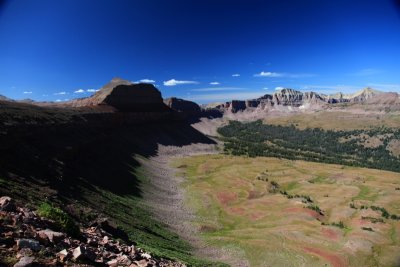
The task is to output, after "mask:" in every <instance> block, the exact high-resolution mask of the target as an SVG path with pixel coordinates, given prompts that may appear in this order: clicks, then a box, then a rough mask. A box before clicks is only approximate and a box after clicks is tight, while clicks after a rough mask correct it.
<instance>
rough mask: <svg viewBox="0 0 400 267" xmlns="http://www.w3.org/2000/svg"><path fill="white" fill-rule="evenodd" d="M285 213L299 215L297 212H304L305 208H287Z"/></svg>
mask: <svg viewBox="0 0 400 267" xmlns="http://www.w3.org/2000/svg"><path fill="white" fill-rule="evenodd" d="M284 211H285V212H295V213H297V212H303V208H300V207H292V208H286V209H285V210H284Z"/></svg>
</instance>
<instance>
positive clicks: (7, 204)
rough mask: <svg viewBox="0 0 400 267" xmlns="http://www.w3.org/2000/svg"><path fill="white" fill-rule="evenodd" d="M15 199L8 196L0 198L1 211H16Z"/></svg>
mask: <svg viewBox="0 0 400 267" xmlns="http://www.w3.org/2000/svg"><path fill="white" fill-rule="evenodd" d="M16 208H17V207H16V206H15V201H14V200H13V199H12V198H10V197H7V196H4V197H1V198H0V211H15V210H16Z"/></svg>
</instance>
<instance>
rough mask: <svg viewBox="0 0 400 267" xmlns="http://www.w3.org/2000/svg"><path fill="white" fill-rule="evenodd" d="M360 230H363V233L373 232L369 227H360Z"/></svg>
mask: <svg viewBox="0 0 400 267" xmlns="http://www.w3.org/2000/svg"><path fill="white" fill-rule="evenodd" d="M361 229H363V230H365V231H370V232H373V231H374V230H373V229H372V228H371V227H362V228H361Z"/></svg>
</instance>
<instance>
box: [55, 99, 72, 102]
mask: <svg viewBox="0 0 400 267" xmlns="http://www.w3.org/2000/svg"><path fill="white" fill-rule="evenodd" d="M68 100H69V99H68V98H65V99H57V100H56V102H64V101H68Z"/></svg>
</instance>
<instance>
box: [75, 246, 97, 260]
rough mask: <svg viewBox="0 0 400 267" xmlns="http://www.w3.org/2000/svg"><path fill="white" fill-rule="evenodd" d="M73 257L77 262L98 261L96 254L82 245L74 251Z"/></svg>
mask: <svg viewBox="0 0 400 267" xmlns="http://www.w3.org/2000/svg"><path fill="white" fill-rule="evenodd" d="M72 257H73V259H74V260H75V261H79V260H90V261H94V260H95V259H96V254H95V253H94V252H93V251H92V250H91V249H90V248H87V247H85V246H82V245H80V246H78V247H76V248H75V249H74V251H73V252H72Z"/></svg>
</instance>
